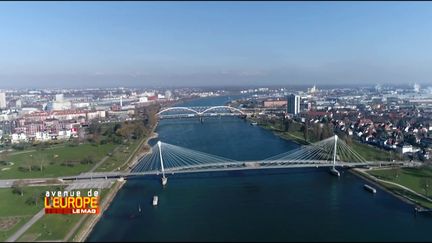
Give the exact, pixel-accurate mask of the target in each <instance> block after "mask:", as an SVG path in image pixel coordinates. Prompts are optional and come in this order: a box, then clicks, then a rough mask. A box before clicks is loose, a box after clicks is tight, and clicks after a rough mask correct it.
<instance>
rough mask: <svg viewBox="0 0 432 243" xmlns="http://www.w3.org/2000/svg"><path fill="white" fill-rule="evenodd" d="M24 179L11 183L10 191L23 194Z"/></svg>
mask: <svg viewBox="0 0 432 243" xmlns="http://www.w3.org/2000/svg"><path fill="white" fill-rule="evenodd" d="M24 185H25V182H24V180H17V181H14V182H13V183H12V193H15V194H19V195H21V196H24Z"/></svg>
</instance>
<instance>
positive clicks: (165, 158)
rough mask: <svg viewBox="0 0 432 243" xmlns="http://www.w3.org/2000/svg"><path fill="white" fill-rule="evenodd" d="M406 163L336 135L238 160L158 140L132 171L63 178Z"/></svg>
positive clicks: (334, 170)
mask: <svg viewBox="0 0 432 243" xmlns="http://www.w3.org/2000/svg"><path fill="white" fill-rule="evenodd" d="M389 164H402V165H403V164H404V163H403V162H389V161H381V162H379V161H366V160H365V159H364V158H363V157H362V156H361V155H360V154H358V153H357V152H356V151H354V150H353V149H352V148H350V147H349V146H348V145H347V144H346V143H345V142H344V141H342V140H341V139H339V138H338V137H337V136H336V135H335V136H333V137H330V138H328V139H325V140H322V141H320V142H317V143H314V144H310V145H307V146H302V147H300V148H297V149H294V150H291V151H288V152H285V153H282V154H279V155H276V156H272V157H270V158H267V159H263V160H257V161H236V160H232V159H228V158H224V157H220V156H216V155H212V154H208V153H204V152H200V151H196V150H192V149H188V148H183V147H180V146H176V145H172V144H168V143H163V142H160V141H159V142H158V143H157V144H156V145H154V146H153V147H152V148H151V150H150V152H149V153H148V154H147V155H145V156H144V157H142V158H141V159H140V161H139V163H138V164H137V165H136V166H135V167H134V168H132V170H131V171H130V172H101V173H97V172H96V173H83V174H80V175H78V176H71V177H64V178H63V179H88V178H104V177H105V178H108V177H128V176H144V175H161V177H162V184H166V183H167V175H169V174H178V173H197V172H215V171H234V170H250V169H277V168H307V167H316V168H318V167H330V168H331V171H332V172H333V173H334V174H336V175H338V176H339V175H340V174H339V172H338V171H337V170H336V168H337V167H360V166H381V165H389Z"/></svg>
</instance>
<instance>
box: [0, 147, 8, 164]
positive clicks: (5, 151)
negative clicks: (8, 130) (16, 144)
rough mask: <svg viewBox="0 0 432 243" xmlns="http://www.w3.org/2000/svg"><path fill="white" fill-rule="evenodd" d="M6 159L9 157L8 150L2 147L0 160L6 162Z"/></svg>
mask: <svg viewBox="0 0 432 243" xmlns="http://www.w3.org/2000/svg"><path fill="white" fill-rule="evenodd" d="M8 159H9V151H8V150H7V149H4V150H3V151H2V152H1V153H0V162H4V163H5V164H6V162H7V160H8Z"/></svg>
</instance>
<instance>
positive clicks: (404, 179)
mask: <svg viewBox="0 0 432 243" xmlns="http://www.w3.org/2000/svg"><path fill="white" fill-rule="evenodd" d="M368 173H370V174H371V175H373V176H375V177H377V178H379V179H383V180H386V181H391V182H395V183H398V184H401V185H403V186H406V187H408V188H410V189H412V190H414V191H416V192H418V193H420V194H422V195H424V196H427V197H430V196H431V195H432V190H431V189H429V190H428V191H427V192H426V191H425V188H426V184H431V185H429V187H428V188H432V169H431V168H400V169H396V168H395V169H382V170H372V171H368ZM396 175H397V176H396Z"/></svg>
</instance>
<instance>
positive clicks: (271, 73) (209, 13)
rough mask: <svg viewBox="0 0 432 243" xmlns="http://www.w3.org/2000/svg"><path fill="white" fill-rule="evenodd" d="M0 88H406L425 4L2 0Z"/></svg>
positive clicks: (421, 79)
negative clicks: (32, 0)
mask: <svg viewBox="0 0 432 243" xmlns="http://www.w3.org/2000/svg"><path fill="white" fill-rule="evenodd" d="M1 7H2V8H1V10H0V11H1V12H3V13H2V14H1V15H0V28H1V29H2V30H3V31H2V38H0V53H1V54H2V56H4V57H7V58H3V59H2V60H0V86H1V87H0V88H13V87H17V88H24V87H34V88H37V87H44V88H61V87H65V88H72V87H99V86H100V87H115V86H133V87H143V86H144V87H145V86H173V87H178V86H224V85H225V86H251V85H252V86H257V85H303V84H304V85H313V84H317V85H341V84H344V85H345V84H346V85H355V84H357V83H359V82H361V83H362V84H364V85H373V84H378V83H381V84H410V85H412V84H414V83H419V84H421V85H422V86H426V85H427V83H428V82H429V80H430V76H431V75H432V71H431V70H430V69H428V65H427V64H428V63H430V61H431V57H429V56H427V55H425V53H429V52H430V51H431V47H430V45H429V43H430V42H431V41H432V35H431V34H430V33H428V32H427V31H426V30H427V29H428V27H431V26H432V21H431V20H430V18H429V16H430V14H431V13H432V5H431V4H430V3H426V2H416V3H408V2H395V3H392V4H389V3H382V2H381V3H372V2H361V3H347V2H343V3H337V2H315V3H308V2H302V3H300V2H271V3H265V2H212V3H210V2H199V3H191V2H181V3H169V4H168V3H164V2H159V3H156V2H121V3H120V2H97V3H96V2H90V3H84V2H58V3H54V2H49V3H48V2H44V3H23V2H21V3H12V2H8V3H2V4H1Z"/></svg>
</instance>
